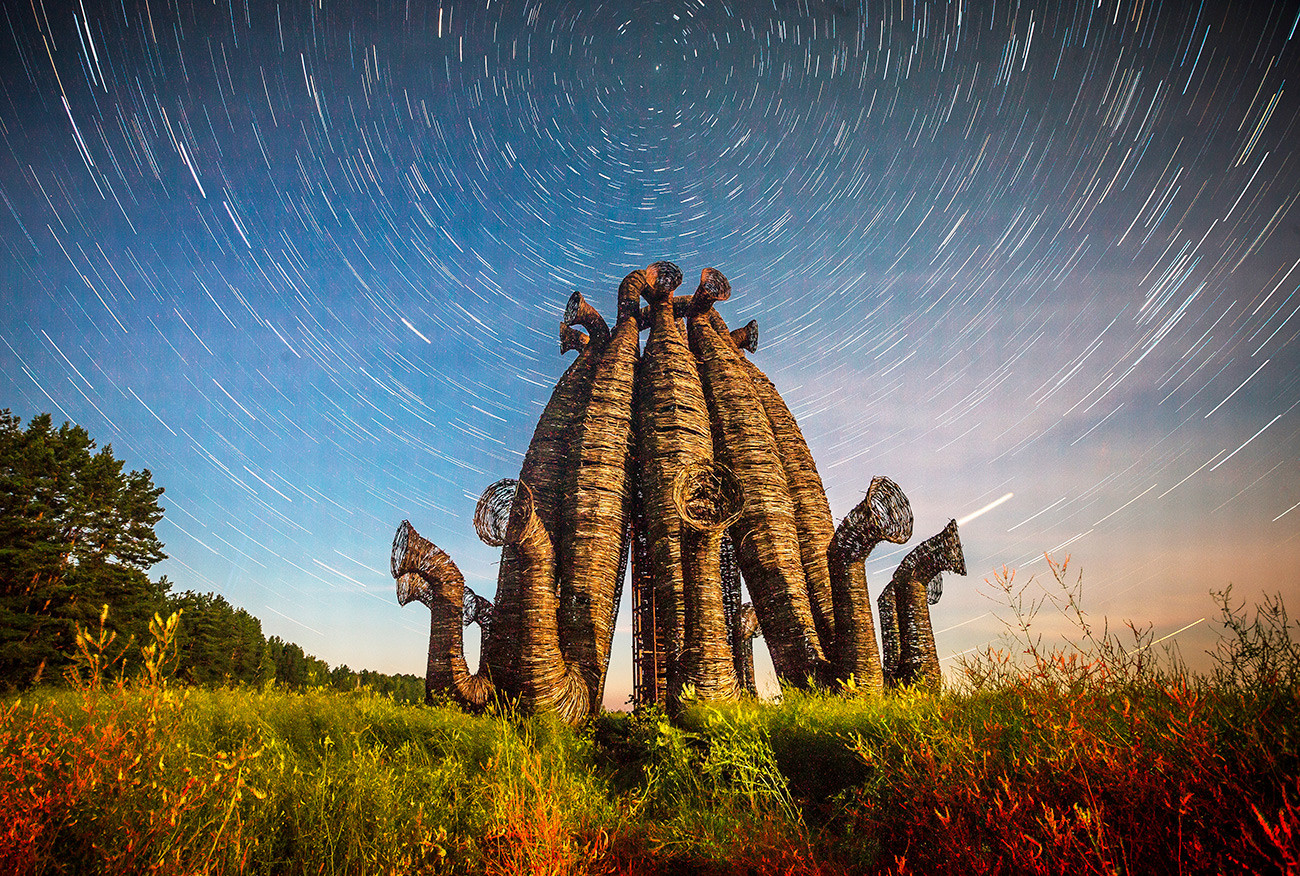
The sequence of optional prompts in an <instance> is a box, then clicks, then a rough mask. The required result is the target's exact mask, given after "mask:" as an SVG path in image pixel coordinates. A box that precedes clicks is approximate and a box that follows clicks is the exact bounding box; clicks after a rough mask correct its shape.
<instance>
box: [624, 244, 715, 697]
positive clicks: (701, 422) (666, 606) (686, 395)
mask: <svg viewBox="0 0 1300 876" xmlns="http://www.w3.org/2000/svg"><path fill="white" fill-rule="evenodd" d="M645 275H646V283H647V285H646V286H645V287H644V288H643V289H642V292H641V294H642V296H643V297H644V298H646V300H647V301H648V302H649V304H650V335H649V337H648V339H647V340H646V345H645V351H644V353H643V354H642V356H641V368H640V372H639V374H638V377H637V390H636V414H635V419H636V435H637V463H638V466H639V468H640V476H641V477H640V489H641V494H642V502H643V515H644V520H645V532H646V542H647V545H646V546H647V553H648V563H647V567H648V568H647V574H648V575H649V576H650V578H651V579H652V581H653V592H654V605H653V612H652V614H653V616H654V635H655V643H654V647H653V651H654V653H655V654H656V657H657V662H656V666H655V672H656V675H657V677H656V678H655V679H654V684H653V690H654V693H655V700H656V701H659V702H662V701H663V698H664V696H665V695H666V693H667V691H668V690H669V689H670V688H672V687H680V683H677V682H676V677H677V674H678V673H679V672H680V665H679V664H680V659H681V653H682V649H683V648H684V647H685V617H684V610H685V606H684V584H683V579H682V557H681V521H680V518H679V517H678V515H677V511H676V509H675V508H674V507H673V504H672V488H673V479H674V478H675V477H676V476H677V473H678V472H679V471H681V470H682V468H683V467H685V466H686V465H687V464H689V463H691V462H697V461H702V460H703V461H707V460H711V459H712V458H713V441H712V437H711V435H710V432H709V415H708V411H707V409H706V408H705V404H704V392H703V390H702V389H701V388H700V378H699V374H698V373H697V372H696V369H695V360H694V358H693V357H692V356H691V352H690V350H689V349H688V348H687V346H686V339H685V338H684V337H683V336H682V333H681V331H680V330H679V327H678V323H677V320H676V319H675V317H674V312H673V298H672V293H673V290H674V289H676V288H677V287H678V286H679V285H681V280H682V275H681V271H680V270H679V269H678V268H677V266H676V265H674V264H672V263H671V262H656V263H655V264H653V265H651V266H650V267H648V268H647V269H646V272H645ZM643 681H648V680H643Z"/></svg>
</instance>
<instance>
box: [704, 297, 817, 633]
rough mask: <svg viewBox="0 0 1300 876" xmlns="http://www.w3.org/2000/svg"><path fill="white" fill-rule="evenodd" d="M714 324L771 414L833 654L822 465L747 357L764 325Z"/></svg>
mask: <svg viewBox="0 0 1300 876" xmlns="http://www.w3.org/2000/svg"><path fill="white" fill-rule="evenodd" d="M708 315H709V322H710V324H711V325H712V326H713V328H714V330H715V331H716V332H717V333H718V337H719V338H720V339H722V340H723V341H724V342H725V343H728V345H729V346H730V347H731V348H732V350H734V351H735V353H736V360H737V361H738V362H739V363H740V367H741V368H742V369H743V370H744V371H745V373H746V374H747V375H748V376H749V378H750V380H751V382H752V383H753V387H754V394H755V396H757V398H758V400H759V402H760V403H761V404H762V406H763V410H764V411H765V412H766V414H767V419H768V425H769V426H770V427H771V429H772V435H773V436H774V437H775V438H776V447H777V453H778V454H779V455H780V457H781V465H782V466H783V467H784V469H785V476H786V482H787V483H788V484H789V490H790V501H791V502H792V503H793V505H794V515H795V529H796V531H797V532H798V534H799V559H800V562H801V563H802V564H803V572H804V579H805V581H806V582H807V585H808V600H809V604H810V606H811V608H812V613H813V623H814V624H815V625H816V627H817V635H818V636H819V637H820V638H821V642H822V647H823V648H824V649H825V650H827V651H829V650H830V649H831V643H832V642H834V641H835V638H836V632H835V614H834V609H833V598H832V596H831V584H830V570H829V568H828V567H827V560H826V548H827V546H829V545H830V541H831V536H832V534H833V533H834V531H835V523H834V521H833V519H832V518H831V508H830V504H829V503H828V502H827V501H826V490H825V488H824V487H823V486H822V480H821V476H820V475H819V474H818V473H817V464H816V463H815V462H813V458H812V453H811V452H810V451H809V450H808V442H807V441H805V440H804V437H803V432H802V431H801V430H800V429H799V424H798V423H797V422H796V421H795V418H794V415H793V414H791V413H790V408H789V407H788V406H787V405H786V403H785V400H784V399H782V398H781V394H780V393H779V392H777V391H776V387H775V386H773V385H772V381H770V380H768V378H767V375H766V374H764V373H763V372H762V371H761V370H759V368H758V366H756V365H755V364H754V363H753V362H751V361H750V360H749V359H747V358H746V357H745V355H744V354H743V353H741V350H749V351H750V352H753V351H754V350H756V349H757V348H758V323H756V322H755V321H753V320H750V321H749V323H748V324H747V325H745V326H743V327H742V328H738V329H735V330H734V331H730V332H729V331H727V324H726V322H725V321H723V319H722V316H721V315H720V314H719V313H718V312H717V311H716V310H710V311H709V314H708Z"/></svg>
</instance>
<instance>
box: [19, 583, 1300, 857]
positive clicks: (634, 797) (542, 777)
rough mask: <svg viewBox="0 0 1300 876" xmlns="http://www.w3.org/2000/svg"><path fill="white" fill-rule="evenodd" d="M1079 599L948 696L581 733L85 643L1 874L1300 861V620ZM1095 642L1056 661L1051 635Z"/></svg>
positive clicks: (1062, 604)
mask: <svg viewBox="0 0 1300 876" xmlns="http://www.w3.org/2000/svg"><path fill="white" fill-rule="evenodd" d="M1052 570H1053V573H1054V574H1055V577H1056V582H1057V583H1058V584H1061V585H1062V590H1061V592H1060V593H1057V594H1055V595H1052V594H1049V597H1048V599H1047V600H1046V601H1045V600H1044V599H1042V598H1041V597H1040V598H1038V599H1037V600H1036V601H1025V600H1026V599H1027V596H1026V594H1027V592H1028V591H1026V590H1025V588H1024V587H1023V586H1022V585H1020V584H1018V583H1017V582H1016V581H1015V578H1014V576H1013V575H1011V574H1009V573H1008V574H1004V575H1002V576H999V578H998V579H997V581H996V582H995V583H996V584H997V585H999V586H1000V587H1001V589H1002V590H1003V592H1004V594H1005V596H1006V598H1007V599H1008V601H1009V603H1010V605H1011V607H1012V609H1013V615H1012V616H1013V617H1014V620H1013V621H1012V622H1011V623H1010V624H1009V629H1008V634H1007V638H1006V641H1005V642H1002V643H1001V644H1000V646H999V647H996V648H989V649H987V650H986V651H984V652H983V653H980V654H976V655H974V656H973V657H969V658H968V659H965V660H964V661H963V662H962V664H961V665H960V666H959V667H958V669H957V671H956V672H955V673H953V678H952V680H951V683H950V685H949V686H948V688H946V689H945V690H944V691H943V692H942V693H925V692H921V691H901V692H895V693H891V694H890V695H887V696H883V697H882V696H871V695H865V694H862V693H861V692H858V691H855V690H852V689H851V686H850V689H849V690H846V691H841V692H837V693H828V692H822V693H810V692H802V691H797V690H786V691H785V692H784V693H783V696H782V697H781V700H780V702H779V703H763V702H755V701H749V702H741V703H735V704H729V705H725V706H713V705H703V704H695V705H690V706H688V707H687V708H685V709H684V710H683V711H682V712H681V714H679V715H676V716H673V717H672V718H671V719H670V718H669V717H668V716H666V715H664V714H663V713H662V712H658V711H654V710H646V711H642V712H639V713H636V714H628V713H606V714H604V715H601V716H599V717H597V718H594V719H592V720H590V721H589V722H588V723H586V724H585V725H583V726H581V727H579V728H577V729H570V728H567V727H564V726H562V725H560V724H558V723H557V722H555V721H553V720H549V719H547V718H545V717H520V716H517V715H514V714H512V713H511V712H509V710H508V709H500V710H497V711H494V712H492V713H490V714H486V715H479V716H473V715H466V714H463V713H461V712H460V711H459V710H457V709H455V708H453V707H450V706H446V705H434V706H409V705H403V704H399V703H396V702H394V701H393V700H392V699H390V698H388V697H385V696H382V695H379V694H375V693H372V692H367V691H364V690H358V691H356V692H338V691H332V690H328V689H309V690H303V691H290V690H286V689H283V688H276V687H273V686H267V687H264V688H261V689H259V688H254V687H225V688H222V687H217V688H199V687H186V686H182V685H180V684H178V683H177V682H175V681H174V680H172V679H170V678H169V677H168V671H167V670H168V661H169V659H170V649H171V648H172V646H173V644H174V637H175V633H176V628H177V625H176V621H175V619H174V618H172V619H169V620H163V619H161V618H156V619H155V622H154V624H153V627H152V633H153V641H152V642H151V643H149V644H148V645H146V646H145V647H144V648H143V649H141V650H142V654H141V657H140V660H141V662H142V667H143V668H142V671H141V672H140V673H139V674H138V675H137V676H135V677H133V678H130V679H127V680H123V679H120V678H119V679H115V680H112V681H110V680H108V679H109V678H110V677H111V675H112V673H111V671H110V670H111V667H112V663H113V661H114V660H115V659H117V658H116V656H115V652H114V647H113V643H112V642H111V641H108V638H109V637H107V636H106V635H105V634H104V633H103V631H102V629H101V630H100V631H98V632H96V631H93V630H92V631H88V632H87V631H83V633H82V635H81V636H80V638H79V648H80V650H81V656H82V659H81V661H80V662H79V667H78V673H76V674H75V676H73V677H72V678H71V679H70V681H71V682H72V683H71V684H69V685H67V686H64V687H59V688H41V689H36V690H32V691H28V692H26V693H24V694H22V695H20V696H11V697H9V698H7V699H6V700H5V701H4V702H3V705H2V706H0V871H3V872H6V873H14V874H41V873H90V872H113V873H146V872H148V873H169V874H170V873H200V872H202V873H277V874H278V873H289V874H298V873H302V874H307V873H325V874H336V873H339V874H341V873H349V874H352V873H356V874H361V873H366V874H370V873H500V874H505V873H554V874H564V873H645V874H655V873H679V872H689V873H751V872H753V873H826V874H833V873H872V872H879V873H910V872H916V873H1153V872H1154V873H1160V872H1168V873H1208V872H1251V873H1268V872H1279V873H1281V872H1297V871H1300V778H1298V777H1300V770H1298V769H1297V767H1298V765H1300V708H1298V706H1300V635H1297V632H1300V625H1298V624H1297V623H1296V622H1294V621H1292V620H1291V619H1290V618H1289V617H1288V616H1287V613H1286V609H1285V606H1284V605H1283V603H1282V601H1281V599H1280V598H1277V599H1270V600H1266V601H1265V603H1264V604H1262V605H1258V606H1251V607H1245V606H1236V605H1234V604H1233V602H1232V598H1231V594H1230V592H1228V593H1224V594H1220V605H1221V608H1222V617H1221V618H1220V621H1219V622H1220V623H1221V625H1222V636H1221V640H1220V645H1219V648H1218V650H1217V652H1216V653H1215V654H1214V664H1213V668H1212V669H1211V670H1209V671H1207V672H1203V673H1192V672H1190V671H1188V670H1187V669H1186V668H1185V667H1184V666H1183V664H1182V662H1181V661H1180V660H1178V659H1177V657H1176V655H1173V654H1168V653H1161V654H1156V653H1154V652H1155V649H1154V648H1152V647H1151V642H1150V634H1149V633H1148V632H1144V631H1142V630H1135V629H1132V628H1128V629H1126V630H1125V631H1124V632H1123V635H1122V636H1121V635H1120V634H1113V633H1112V632H1111V631H1109V630H1107V629H1104V628H1103V629H1101V630H1096V629H1093V628H1092V627H1091V626H1090V624H1089V621H1088V619H1087V617H1086V615H1085V614H1084V613H1083V612H1082V611H1081V610H1080V609H1079V606H1078V601H1077V595H1078V593H1077V590H1074V589H1072V588H1073V587H1074V585H1069V586H1066V584H1065V582H1066V581H1067V580H1068V579H1067V578H1066V577H1065V576H1066V569H1065V566H1064V564H1062V565H1055V564H1054V565H1053V566H1052ZM1044 606H1046V607H1047V608H1048V609H1052V608H1056V609H1059V610H1060V611H1063V612H1065V613H1066V614H1067V615H1071V613H1072V617H1073V619H1074V621H1075V622H1076V625H1077V629H1078V633H1079V635H1078V639H1077V642H1076V643H1075V644H1074V645H1071V646H1062V647H1051V648H1048V647H1045V646H1044V645H1043V640H1042V638H1040V637H1039V635H1038V634H1037V632H1036V626H1035V625H1036V623H1037V620H1036V616H1037V613H1038V612H1039V611H1041V610H1043V608H1044Z"/></svg>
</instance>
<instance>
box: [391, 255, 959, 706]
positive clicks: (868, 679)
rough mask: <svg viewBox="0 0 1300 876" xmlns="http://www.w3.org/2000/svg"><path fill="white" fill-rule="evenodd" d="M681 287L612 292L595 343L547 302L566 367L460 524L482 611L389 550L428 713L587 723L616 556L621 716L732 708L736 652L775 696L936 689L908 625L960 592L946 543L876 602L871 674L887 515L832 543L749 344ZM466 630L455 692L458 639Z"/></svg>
mask: <svg viewBox="0 0 1300 876" xmlns="http://www.w3.org/2000/svg"><path fill="white" fill-rule="evenodd" d="M681 282H682V274H681V271H680V270H679V269H678V268H677V266H676V265H674V264H672V263H671V262H656V263H655V264H653V265H651V266H650V267H648V268H646V269H645V270H644V271H633V272H632V273H631V274H629V275H628V276H627V277H626V278H625V279H624V280H623V282H622V283H621V284H620V286H619V290H618V319H617V321H616V322H615V324H614V328H613V330H612V331H611V330H610V328H609V327H608V325H607V323H606V322H605V320H604V319H602V318H601V316H600V314H599V313H597V312H596V310H595V309H594V308H593V307H591V305H589V304H588V303H587V301H586V300H585V299H584V298H583V296H582V294H581V293H579V292H574V293H573V296H572V297H571V298H570V299H569V302H568V307H567V308H566V311H565V315H564V320H563V322H562V323H561V326H560V349H561V352H562V353H564V352H568V351H571V350H576V351H577V353H578V355H577V358H576V359H575V360H574V361H573V363H572V364H571V365H570V366H569V368H568V369H567V370H566V371H565V372H564V374H563V376H562V377H560V380H559V382H558V383H557V385H556V387H555V390H554V392H553V393H552V395H551V399H550V401H549V403H548V404H547V405H546V408H545V409H544V410H543V412H542V415H541V418H540V419H539V421H538V424H537V428H536V431H535V432H534V433H533V439H532V443H531V444H530V445H529V448H528V452H527V454H526V455H525V457H524V463H523V468H522V470H521V471H520V473H519V477H518V478H517V479H514V480H509V479H507V480H502V481H498V482H497V483H495V484H493V485H492V486H490V487H488V489H487V491H486V492H485V493H484V494H483V496H482V498H481V499H480V500H479V503H478V507H477V509H476V510H475V514H474V526H475V529H476V530H477V532H478V535H479V537H480V538H481V539H482V540H483V541H484V542H486V543H487V544H489V545H493V546H499V547H501V549H502V550H501V563H500V567H499V573H498V578H497V591H496V598H495V599H494V600H493V601H491V602H489V601H488V600H487V599H485V598H483V597H482V596H479V595H477V594H475V593H474V592H473V591H472V590H470V589H469V588H468V587H466V586H465V579H464V577H463V576H462V575H461V573H460V570H459V569H458V568H457V567H456V564H455V563H454V562H452V560H451V558H450V557H449V556H448V555H447V554H446V553H444V552H443V551H442V550H440V549H439V548H438V547H437V546H435V545H433V544H432V543H430V542H429V541H428V540H426V539H424V538H422V537H421V536H420V535H419V534H418V533H417V532H416V531H415V530H414V529H413V528H412V527H411V524H410V523H409V522H408V521H403V522H402V524H401V526H400V527H399V528H398V530H397V535H396V537H395V539H394V540H393V550H392V574H393V577H394V578H395V579H397V598H398V601H399V602H400V603H401V604H402V605H406V604H407V603H409V602H411V601H413V600H414V601H419V602H422V603H424V604H425V605H426V606H427V607H428V609H429V612H430V624H429V661H428V669H427V674H426V680H425V687H426V692H427V695H428V697H429V698H430V699H431V700H432V699H433V698H435V697H438V696H445V697H448V698H450V699H451V700H453V701H455V702H457V703H459V704H461V705H462V706H465V707H468V708H471V709H477V708H482V707H484V706H485V705H487V704H488V703H489V702H492V701H494V700H502V701H509V702H513V703H514V704H515V705H516V706H517V707H518V708H521V709H523V710H526V711H534V712H538V711H549V712H554V713H556V714H558V715H559V716H560V717H561V718H563V719H564V720H566V721H569V722H577V721H580V720H582V719H583V718H584V717H585V716H586V715H587V714H589V713H590V712H592V711H598V710H599V708H600V702H601V697H602V694H603V691H604V686H605V674H606V669H607V667H608V664H609V655H610V647H611V641H612V638H613V632H614V620H615V618H616V616H617V615H618V603H619V597H620V594H621V592H622V587H623V580H624V576H625V573H626V571H627V566H626V564H627V562H628V557H629V556H630V557H631V563H632V573H631V589H632V602H633V612H632V614H633V649H634V654H633V675H634V679H633V687H634V698H635V701H636V702H637V704H638V705H645V704H651V703H659V704H663V705H665V706H666V707H667V708H669V709H670V710H671V709H675V708H677V707H678V706H679V705H680V703H681V701H682V699H683V698H684V696H685V695H686V694H687V692H688V691H689V692H691V693H690V695H691V696H693V697H695V698H697V699H700V700H705V701H710V700H713V701H716V700H727V699H734V698H736V697H739V696H742V695H744V694H745V693H746V692H750V693H752V692H753V691H754V666H753V651H752V642H753V638H754V637H755V636H756V635H762V636H763V637H764V639H765V641H766V643H767V646H768V650H769V652H770V654H771V657H772V664H773V667H774V668H775V670H776V674H777V676H778V677H779V678H780V679H781V681H782V682H783V683H789V684H793V685H797V686H808V685H821V686H827V687H835V686H840V687H842V688H843V689H846V690H856V691H879V690H882V689H884V687H885V686H886V685H889V686H894V685H905V684H922V685H928V686H935V685H937V684H939V680H940V675H939V662H938V658H937V655H936V652H935V644H934V634H933V631H932V629H931V626H930V612H929V605H930V604H931V603H933V602H934V601H936V600H937V598H938V596H939V594H940V593H941V592H942V586H941V583H942V577H941V576H942V573H943V572H944V571H952V572H955V573H957V574H959V575H964V574H966V568H965V561H964V559H963V556H962V550H961V542H960V540H959V539H958V536H957V524H956V522H955V521H954V522H951V523H949V524H948V526H947V527H946V528H945V529H944V530H943V531H942V532H940V533H939V534H938V535H935V536H934V537H932V538H930V539H927V540H926V541H924V542H922V543H921V544H920V545H919V546H918V547H917V548H916V549H915V550H913V551H912V552H911V553H909V554H908V555H907V556H906V557H905V558H904V559H903V561H902V563H900V565H899V566H898V569H897V571H896V572H895V573H894V575H893V578H892V580H891V581H890V583H889V585H888V586H886V587H885V588H884V590H883V591H882V593H881V595H880V598H879V603H878V608H879V611H880V615H881V629H882V639H883V651H884V653H883V655H882V654H881V651H880V649H878V648H877V645H876V637H875V627H874V620H873V617H872V608H871V601H870V598H869V597H868V592H867V582H866V569H865V565H864V563H865V560H866V557H867V555H868V554H870V553H871V551H872V549H873V548H874V547H875V546H876V545H877V544H879V543H880V542H882V541H889V542H893V543H895V544H904V543H906V542H907V541H908V540H909V539H910V538H911V536H912V510H911V506H910V505H909V503H908V501H907V497H906V496H905V495H904V494H903V492H902V490H900V489H899V488H898V485H897V484H895V483H894V482H893V481H891V480H890V479H888V478H885V477H877V478H874V479H873V480H872V481H871V484H870V486H869V488H868V490H867V493H866V497H865V498H864V499H863V500H862V501H861V502H860V503H859V504H858V506H857V507H856V508H854V509H853V510H852V511H850V512H849V513H848V514H847V515H846V516H845V517H844V519H843V520H842V521H841V523H840V525H839V526H838V527H836V526H834V523H833V520H832V518H831V512H830V506H829V504H828V502H827V499H826V492H825V490H824V488H823V486H822V482H821V478H820V476H819V475H818V474H817V468H816V466H815V465H814V463H813V459H812V454H811V453H810V452H809V450H808V445H807V443H806V442H805V441H804V438H803V434H802V433H801V432H800V430H799V426H798V425H797V424H796V422H795V419H794V417H793V416H792V415H791V413H790V410H789V408H787V407H786V404H785V402H784V401H782V399H781V396H780V394H779V393H777V391H776V388H775V387H774V386H773V385H772V383H771V381H769V380H768V379H767V377H766V376H765V375H764V374H763V372H761V371H759V370H758V368H756V367H755V366H754V364H753V363H752V362H750V361H749V359H748V358H747V357H746V355H745V353H746V351H748V352H751V353H752V352H754V351H755V350H756V349H757V341H758V328H757V326H756V325H755V323H753V322H750V323H749V325H747V326H745V327H744V328H740V329H736V330H734V331H733V330H728V328H727V326H726V323H725V322H724V320H723V318H722V316H721V315H720V314H719V313H718V312H717V311H716V310H715V309H714V304H715V303H716V302H718V301H725V300H727V299H728V298H729V297H730V294H731V286H730V284H729V283H728V282H727V279H726V278H725V277H724V276H723V275H722V274H721V273H720V272H718V271H716V270H714V269H712V268H706V269H705V270H704V271H702V272H701V275H700V284H699V287H698V288H697V289H696V290H695V293H694V294H693V295H691V296H689V297H687V296H676V295H674V292H675V290H676V289H677V287H678V286H680V285H681ZM642 299H644V300H645V302H646V305H645V306H642ZM579 327H580V328H581V329H582V330H583V331H580V330H579ZM645 329H649V336H648V338H647V340H646V344H645V349H644V350H641V349H640V335H641V332H642V331H643V330H645ZM742 578H743V581H744V584H745V586H746V588H747V589H748V591H749V594H750V596H751V598H752V603H744V604H742V603H741V581H742ZM475 622H477V623H478V624H479V625H480V627H481V630H482V643H483V646H482V659H481V661H480V663H481V666H480V669H479V671H478V672H475V673H471V672H470V671H469V667H468V665H467V664H466V661H465V655H464V650H463V629H464V627H466V626H468V625H469V624H471V623H475ZM850 679H851V680H852V683H851V684H849V683H848V682H849V681H850Z"/></svg>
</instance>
